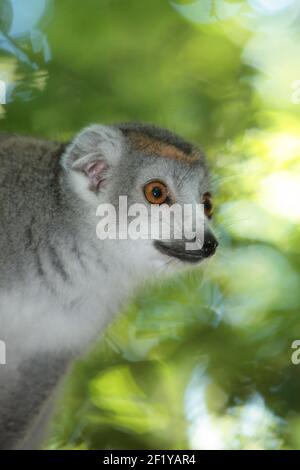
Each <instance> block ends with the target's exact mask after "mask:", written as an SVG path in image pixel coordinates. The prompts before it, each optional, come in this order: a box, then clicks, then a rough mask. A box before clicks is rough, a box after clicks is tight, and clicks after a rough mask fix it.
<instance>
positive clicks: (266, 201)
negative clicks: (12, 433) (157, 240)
mask: <svg viewBox="0 0 300 470" xmlns="http://www.w3.org/2000/svg"><path fill="white" fill-rule="evenodd" d="M273 3H274V2H273ZM269 4H270V5H272V2H269ZM191 5H193V10H188V9H187V8H189V7H190V6H191ZM264 5H266V2H261V1H260V0H255V1H254V0H252V1H231V2H230V1H227V2H225V1H221V0H219V1H216V2H214V1H212V0H211V1H203V2H199V1H194V2H192V1H183V0H174V1H173V2H168V1H162V0H151V1H145V2H141V1H140V0H126V1H124V0H85V2H79V1H76V2H71V1H70V0H60V1H59V2H58V1H56V2H48V9H47V11H46V16H45V17H44V18H43V19H42V20H41V21H40V22H39V28H40V29H39V31H40V35H39V36H36V37H39V38H40V41H42V46H41V47H36V48H34V47H33V42H32V34H31V35H28V36H26V35H25V34H24V35H23V36H22V37H19V38H18V37H16V38H14V44H15V46H16V47H18V48H20V50H19V52H18V49H15V50H14V53H12V51H11V50H10V51H8V50H7V47H6V51H4V49H5V47H3V46H4V45H5V44H6V43H5V41H4V40H6V41H8V40H9V29H7V31H5V34H6V36H5V37H4V36H3V37H2V42H1V36H0V48H1V47H2V52H1V56H0V76H1V74H2V75H3V74H6V75H5V76H6V77H8V78H6V79H7V80H10V82H11V84H12V88H11V96H10V103H9V104H8V105H6V106H5V107H4V106H3V107H2V108H0V117H2V119H1V120H0V123H1V128H2V129H6V130H8V131H13V132H22V133H30V134H36V135H42V136H45V137H49V138H54V139H69V138H70V137H71V136H72V135H73V134H74V132H76V131H77V130H79V129H80V128H81V127H83V126H85V125H87V124H88V123H91V122H114V121H129V120H135V121H136V120H141V121H150V122H154V123H156V124H158V125H162V126H165V127H169V128H171V129H173V130H175V131H177V132H178V133H180V134H182V135H184V136H185V137H186V138H190V139H192V140H194V141H195V142H197V143H198V144H200V145H201V146H203V147H204V149H205V150H206V152H207V154H208V158H209V162H210V166H211V169H212V173H213V178H212V179H213V185H214V189H215V204H216V208H217V210H216V218H215V222H214V224H215V227H216V230H217V232H218V235H219V239H220V242H221V247H220V250H219V252H218V253H217V255H216V256H215V257H214V259H213V260H211V261H210V262H209V263H206V264H205V265H203V266H200V267H199V268H197V270H194V271H192V272H188V273H185V274H181V275H179V276H178V277H177V278H176V279H172V280H168V281H165V282H163V283H161V284H160V285H159V286H157V285H156V286H154V285H153V286H145V288H144V289H143V290H142V291H140V292H139V293H138V295H137V296H136V298H135V299H134V300H133V301H132V303H131V304H130V305H129V306H128V308H127V310H126V311H125V312H124V314H123V315H122V316H121V317H120V318H119V319H118V320H117V321H116V322H115V324H114V325H112V327H110V328H109V329H108V331H107V333H106V335H105V337H104V338H102V339H101V340H100V342H99V344H98V346H97V347H96V348H95V350H94V351H92V352H91V353H90V355H88V357H86V358H84V359H82V360H80V361H78V363H77V364H76V365H75V367H74V371H73V373H72V374H71V376H70V379H69V381H68V383H67V385H66V391H65V396H64V398H63V400H62V403H61V405H60V406H59V408H58V414H57V419H56V421H55V425H54V428H53V432H52V436H51V439H50V441H49V444H48V446H49V448H63V449H68V448H76V449H97V448H106V449H118V448H119V449H125V448H126V449H127V448H128V449H139V448H141V449H165V448H167V449H181V448H194V449H207V448H234V449H246V448H250V449H251V448H263V449H272V448H276V449H278V448H293V449H300V365H298V366H297V365H294V364H293V363H292V361H291V356H292V353H293V350H292V349H291V345H292V342H293V341H294V340H296V339H300V321H299V315H300V288H299V287H300V228H299V221H300V158H299V156H300V137H299V136H300V123H299V110H300V104H297V102H296V101H297V100H295V99H293V91H294V92H295V86H294V83H295V81H296V80H298V79H299V78H300V59H299V58H300V54H299V52H300V51H299V47H300V46H299V36H300V33H299V19H298V18H299V10H300V8H299V3H298V2H297V1H295V2H294V1H293V0H291V1H290V2H283V1H278V2H276V6H274V10H272V8H271V6H269V9H267V10H266V11H264V9H263V8H266V7H264ZM274 5H275V3H274ZM280 5H281V7H282V8H281V9H280ZM6 7H7V5H6ZM3 8H4V7H3ZM233 8H235V9H234V10H233ZM270 8H271V10H270ZM0 11H1V8H0ZM6 11H9V10H8V9H7V10H6ZM14 13H15V14H16V11H15V12H14ZM46 20H47V21H46ZM2 23H3V21H0V25H1V28H2V27H3V28H4V26H3V25H2ZM41 31H43V34H45V36H43V35H42V33H41ZM5 38H6V39H5ZM45 38H47V42H46V40H45ZM48 45H49V50H48ZM35 50H36V52H34V51H35ZM20 51H21V52H20ZM50 52H51V57H52V59H51V60H50V61H47V60H48V59H47V60H46V58H45V57H46V56H49V53H50ZM22 54H25V55H26V60H25V59H24V56H23V55H22ZM297 74H298V75H297ZM299 101H300V100H299Z"/></svg>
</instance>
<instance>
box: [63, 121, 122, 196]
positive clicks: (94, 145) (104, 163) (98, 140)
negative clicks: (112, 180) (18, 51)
mask: <svg viewBox="0 0 300 470" xmlns="http://www.w3.org/2000/svg"><path fill="white" fill-rule="evenodd" d="M122 143H123V135H122V133H121V131H119V130H118V129H116V128H114V127H109V126H101V125H97V124H95V125H92V126H90V127H87V128H86V129H84V130H83V131H82V132H80V133H79V134H78V135H77V136H76V137H75V139H74V141H73V142H72V143H71V144H70V145H69V146H68V148H67V150H66V153H65V155H64V157H63V166H64V168H65V169H66V170H71V171H75V172H80V173H81V174H82V175H84V176H85V177H86V178H87V180H88V182H89V183H88V188H89V189H90V190H91V191H94V192H97V191H99V190H100V189H101V187H102V186H103V185H104V183H105V181H106V179H107V175H108V173H109V169H110V168H111V167H113V166H114V165H117V164H118V162H119V160H120V156H121V152H122Z"/></svg>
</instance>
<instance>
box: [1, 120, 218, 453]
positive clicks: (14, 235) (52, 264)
mask: <svg viewBox="0 0 300 470" xmlns="http://www.w3.org/2000/svg"><path fill="white" fill-rule="evenodd" d="M208 181H209V178H208V171H207V168H206V165H205V160H204V156H203V154H202V152H200V151H199V150H198V149H197V148H196V147H195V146H194V145H191V144H190V143H188V142H186V141H184V140H183V139H181V138H180V137H178V136H176V135H174V134H172V133H171V132H169V131H167V130H164V129H160V128H157V127H154V126H151V125H147V124H122V125H114V126H102V125H92V126H90V127H88V128H86V129H84V130H83V131H82V132H80V133H79V134H78V135H77V136H76V137H75V138H74V140H73V141H72V142H71V143H70V144H61V143H54V142H49V141H44V140H36V139H33V138H28V137H19V136H15V135H6V134H0V340H2V341H3V342H5V345H6V362H7V363H6V365H0V448H2V449H8V448H13V449H16V448H25V449H26V448H36V447H38V446H40V442H39V441H40V438H41V436H42V434H41V432H40V429H41V426H42V424H43V421H46V418H45V416H46V415H47V408H48V407H49V406H50V405H49V403H50V402H49V397H50V396H51V395H52V392H53V391H54V390H55V389H56V387H57V384H58V382H59V379H60V378H61V376H63V375H64V373H65V371H66V369H67V368H68V366H69V364H70V362H71V361H72V359H73V358H74V357H76V356H78V354H80V353H81V352H82V351H83V350H85V348H86V347H87V345H88V344H90V343H91V341H92V340H93V339H95V338H97V337H98V335H99V333H100V332H101V331H102V330H103V328H104V326H105V325H106V324H107V323H108V322H109V321H111V320H112V318H113V317H114V315H115V314H116V313H117V312H118V311H119V309H120V307H121V306H122V304H123V303H124V302H125V301H126V299H127V298H128V296H129V295H131V293H132V292H133V290H134V289H135V288H136V287H137V286H138V285H140V283H141V282H143V281H145V280H146V279H147V278H153V277H155V276H157V275H160V273H163V272H164V271H166V269H167V267H168V266H170V265H172V264H173V265H176V266H180V265H182V266H183V265H187V264H191V263H194V264H196V263H198V262H200V261H201V260H203V259H204V258H207V257H209V256H211V255H212V254H214V252H215V250H216V247H217V241H216V239H215V237H214V235H213V233H212V230H211V229H210V227H209V219H210V217H211V213H212V202H211V196H210V193H209V187H208V186H209V182H208ZM122 195H125V196H127V198H128V205H130V204H134V203H140V204H144V205H146V206H147V207H148V206H149V205H150V204H161V203H167V204H170V203H172V202H176V203H177V204H180V205H184V204H187V203H189V204H196V203H201V202H203V204H204V209H205V210H204V212H205V217H204V219H205V222H204V229H205V230H204V244H203V245H202V248H200V249H198V250H188V249H187V248H186V244H185V243H184V240H171V241H163V240H160V239H156V240H151V239H140V240H130V239H126V240H123V239H116V240H112V239H106V240H100V239H99V238H98V237H97V235H96V230H95V228H96V224H97V222H98V218H97V217H96V210H97V207H98V206H99V204H101V203H111V204H113V205H114V206H115V207H116V210H117V208H118V199H119V196H122ZM171 261H174V262H171ZM41 423H42V424H41Z"/></svg>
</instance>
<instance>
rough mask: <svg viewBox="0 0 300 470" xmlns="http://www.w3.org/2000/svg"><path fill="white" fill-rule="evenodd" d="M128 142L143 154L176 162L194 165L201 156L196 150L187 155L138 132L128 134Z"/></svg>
mask: <svg viewBox="0 0 300 470" xmlns="http://www.w3.org/2000/svg"><path fill="white" fill-rule="evenodd" d="M129 139H130V142H131V143H132V144H133V146H134V148H136V149H137V150H141V151H143V152H147V153H151V154H152V155H156V156H158V157H162V158H167V159H169V160H177V161H181V162H184V163H189V164H191V163H194V162H197V161H199V160H200V159H201V155H200V153H199V152H197V150H196V149H195V150H193V151H192V153H191V154H187V153H185V152H183V150H180V149H179V148H177V147H176V146H175V145H172V144H168V143H167V142H163V141H161V140H156V139H154V138H151V137H149V136H147V135H145V134H141V133H139V132H134V131H132V132H130V133H129Z"/></svg>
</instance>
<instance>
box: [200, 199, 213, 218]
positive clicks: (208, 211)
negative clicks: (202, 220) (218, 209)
mask: <svg viewBox="0 0 300 470" xmlns="http://www.w3.org/2000/svg"><path fill="white" fill-rule="evenodd" d="M202 204H204V213H205V215H206V217H208V218H209V219H211V218H212V216H213V213H214V206H213V203H212V195H211V194H210V193H205V194H204V195H203V198H202Z"/></svg>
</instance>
